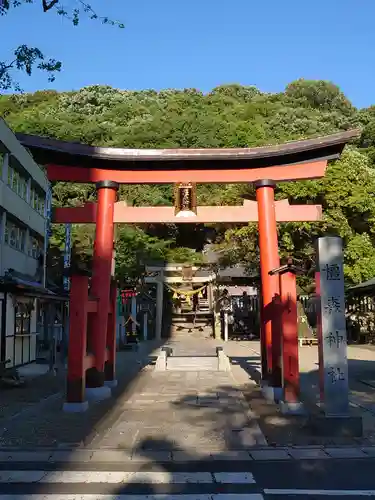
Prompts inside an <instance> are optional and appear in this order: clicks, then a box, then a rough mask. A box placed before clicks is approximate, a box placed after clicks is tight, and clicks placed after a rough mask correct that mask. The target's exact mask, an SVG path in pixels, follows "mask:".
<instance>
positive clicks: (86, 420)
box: [0, 352, 148, 447]
mask: <svg viewBox="0 0 375 500" xmlns="http://www.w3.org/2000/svg"><path fill="white" fill-rule="evenodd" d="M147 360H148V353H144V352H139V353H134V352H122V353H119V355H118V368H117V379H118V382H119V383H118V387H117V388H116V389H114V390H113V391H112V394H113V397H112V398H110V399H108V400H106V401H103V402H100V403H95V404H91V405H90V408H89V410H88V411H87V412H85V413H84V414H68V413H64V412H63V411H62V405H63V402H64V397H65V394H64V393H65V373H64V372H61V373H60V374H59V375H57V376H53V375H49V374H48V375H43V376H40V377H38V378H36V379H33V380H30V381H29V382H28V383H27V385H26V386H25V387H22V388H18V389H9V390H3V391H2V392H1V410H0V446H2V447H8V446H22V447H35V446H51V447H61V446H64V445H67V446H71V445H75V446H77V445H86V444H89V443H91V441H92V440H93V439H95V438H96V437H97V436H98V434H99V433H100V432H103V430H104V429H106V428H107V427H108V426H109V425H110V422H111V419H112V418H117V416H116V411H119V410H118V401H119V400H120V399H121V398H123V397H126V394H128V393H129V392H131V391H134V390H139V385H140V384H141V383H142V374H143V372H144V373H146V374H147V367H146V368H144V369H143V370H142V367H143V366H144V365H147V363H148V361H147ZM141 370H142V372H141V375H140V371H141Z"/></svg>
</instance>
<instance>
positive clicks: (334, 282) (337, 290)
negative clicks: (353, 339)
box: [318, 236, 349, 415]
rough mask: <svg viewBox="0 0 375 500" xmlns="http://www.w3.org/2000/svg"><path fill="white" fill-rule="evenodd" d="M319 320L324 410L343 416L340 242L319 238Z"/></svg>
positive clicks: (346, 405) (345, 363) (345, 387)
mask: <svg viewBox="0 0 375 500" xmlns="http://www.w3.org/2000/svg"><path fill="white" fill-rule="evenodd" d="M318 263H319V271H320V321H321V329H322V355H323V378H324V410H325V412H326V414H328V415H344V414H346V413H347V412H348V409H349V400H348V358H347V333H346V319H345V295H344V270H343V249H342V239H341V238H340V237H336V236H325V237H323V238H319V239H318Z"/></svg>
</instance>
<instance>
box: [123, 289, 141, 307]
mask: <svg viewBox="0 0 375 500" xmlns="http://www.w3.org/2000/svg"><path fill="white" fill-rule="evenodd" d="M120 296H121V301H122V303H123V304H124V303H126V302H127V301H128V300H131V299H132V298H133V297H136V296H137V292H136V291H135V290H134V288H131V289H124V290H121V293H120Z"/></svg>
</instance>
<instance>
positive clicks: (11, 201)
mask: <svg viewBox="0 0 375 500" xmlns="http://www.w3.org/2000/svg"><path fill="white" fill-rule="evenodd" d="M47 188H48V180H47V178H46V176H45V174H44V171H43V170H42V169H41V168H40V166H39V165H37V164H36V163H35V161H34V160H33V158H32V156H31V155H30V154H29V152H28V151H27V150H26V149H25V148H24V147H23V146H22V145H21V144H20V143H19V142H18V140H17V139H16V136H15V135H14V133H13V132H12V131H11V130H10V129H9V127H8V126H7V125H6V123H5V122H4V120H2V119H0V363H5V362H7V364H6V367H12V366H21V365H24V364H27V363H30V362H32V361H35V358H36V339H37V333H38V332H37V315H38V313H39V312H38V300H37V298H36V297H39V298H40V297H41V296H42V295H48V291H47V290H45V289H44V288H43V284H42V279H41V278H42V267H43V266H41V255H42V254H41V252H43V246H44V234H45V223H46V217H45V199H46V192H47Z"/></svg>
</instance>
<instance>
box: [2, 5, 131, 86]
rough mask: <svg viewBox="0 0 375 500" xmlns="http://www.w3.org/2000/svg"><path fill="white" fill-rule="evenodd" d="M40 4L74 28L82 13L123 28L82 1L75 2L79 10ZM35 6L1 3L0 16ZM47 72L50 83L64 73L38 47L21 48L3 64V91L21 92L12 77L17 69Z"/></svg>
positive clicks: (58, 62)
mask: <svg viewBox="0 0 375 500" xmlns="http://www.w3.org/2000/svg"><path fill="white" fill-rule="evenodd" d="M37 1H38V2H39V1H41V6H42V9H43V12H45V13H46V12H49V11H52V10H54V11H55V12H56V13H57V14H58V15H60V16H63V17H65V18H67V19H69V20H70V21H71V22H72V23H73V25H74V26H78V24H79V21H80V17H81V14H82V13H83V14H85V15H87V16H88V18H89V19H90V20H98V21H100V22H101V23H102V24H106V25H110V26H117V27H119V28H124V24H123V23H121V22H120V21H114V20H111V19H109V18H108V17H107V16H99V15H98V14H97V13H96V11H95V10H94V9H93V8H92V7H91V5H90V4H88V3H86V2H84V1H83V0H76V4H77V7H76V8H73V9H66V8H65V7H64V5H63V4H62V3H61V2H60V0H49V1H48V0H37ZM32 3H35V1H34V0H0V15H2V16H4V15H6V14H7V13H8V12H9V11H10V10H11V9H12V8H17V7H20V6H22V5H23V4H32ZM35 68H36V69H39V70H41V71H45V72H46V73H47V74H48V81H49V82H53V81H54V80H55V78H56V73H57V72H59V71H61V68H62V64H61V62H60V61H57V60H56V59H51V58H50V59H46V58H45V56H44V54H43V53H42V51H41V50H40V49H38V48H37V47H29V46H27V45H25V44H22V45H20V46H19V47H17V49H16V50H15V51H14V53H13V58H12V60H11V61H10V62H7V61H0V89H3V90H10V89H13V90H15V91H18V92H20V91H21V90H22V89H21V88H20V86H19V83H18V82H17V81H16V80H15V79H14V78H13V72H14V70H17V71H23V72H25V73H26V74H27V75H29V76H31V74H32V71H33V69H35Z"/></svg>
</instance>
